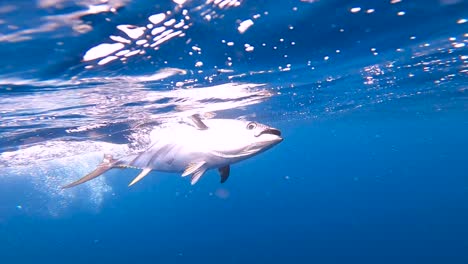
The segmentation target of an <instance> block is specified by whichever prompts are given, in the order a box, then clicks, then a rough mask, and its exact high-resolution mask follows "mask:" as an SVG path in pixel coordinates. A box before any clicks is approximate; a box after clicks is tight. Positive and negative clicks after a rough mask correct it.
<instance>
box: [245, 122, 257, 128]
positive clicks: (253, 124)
mask: <svg viewBox="0 0 468 264" xmlns="http://www.w3.org/2000/svg"><path fill="white" fill-rule="evenodd" d="M256 127H257V123H255V122H250V123H248V124H247V129H248V130H252V129H254V128H256Z"/></svg>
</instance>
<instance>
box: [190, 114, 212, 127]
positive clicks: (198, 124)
mask: <svg viewBox="0 0 468 264" xmlns="http://www.w3.org/2000/svg"><path fill="white" fill-rule="evenodd" d="M190 119H192V122H193V124H194V125H195V126H196V127H197V128H198V129H199V130H206V129H208V126H206V125H205V123H203V121H202V120H201V118H200V115H198V114H195V115H191V116H190Z"/></svg>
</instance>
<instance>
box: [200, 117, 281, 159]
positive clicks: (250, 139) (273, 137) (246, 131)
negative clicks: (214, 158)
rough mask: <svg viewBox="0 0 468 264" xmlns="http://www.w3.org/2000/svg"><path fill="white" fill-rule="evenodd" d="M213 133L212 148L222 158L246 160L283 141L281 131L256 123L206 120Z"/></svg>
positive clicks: (233, 120) (232, 120)
mask: <svg viewBox="0 0 468 264" xmlns="http://www.w3.org/2000/svg"><path fill="white" fill-rule="evenodd" d="M206 123H207V126H208V128H209V130H211V131H213V133H215V135H213V137H212V138H211V139H212V141H211V142H212V146H213V148H214V150H215V151H216V152H217V153H220V154H221V155H222V156H224V157H230V158H246V157H250V156H253V155H255V154H258V153H260V152H263V151H265V150H267V149H270V148H271V147H273V146H275V145H276V144H278V143H280V142H281V141H283V138H282V137H281V131H280V130H278V129H277V128H273V127H270V126H267V125H264V124H261V123H258V122H253V121H245V120H235V119H218V120H206Z"/></svg>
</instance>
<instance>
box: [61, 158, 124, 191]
mask: <svg viewBox="0 0 468 264" xmlns="http://www.w3.org/2000/svg"><path fill="white" fill-rule="evenodd" d="M116 163H117V160H115V159H114V158H113V157H112V155H109V154H106V155H104V159H103V160H102V162H101V164H99V165H98V166H97V168H96V169H95V170H93V171H92V172H90V173H89V174H87V175H86V176H84V177H83V178H81V179H79V180H77V181H74V182H72V183H70V184H67V185H65V186H63V187H62V189H66V188H71V187H74V186H77V185H80V184H82V183H85V182H87V181H90V180H92V179H94V178H96V177H99V176H100V175H102V174H103V173H104V172H106V171H108V170H110V169H112V168H113V167H115V165H116Z"/></svg>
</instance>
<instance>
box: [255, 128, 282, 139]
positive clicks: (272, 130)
mask: <svg viewBox="0 0 468 264" xmlns="http://www.w3.org/2000/svg"><path fill="white" fill-rule="evenodd" d="M263 134H268V135H275V136H278V137H281V131H279V130H278V129H276V128H267V129H265V130H263V131H262V132H260V134H258V135H257V137H259V136H261V135H263Z"/></svg>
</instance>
